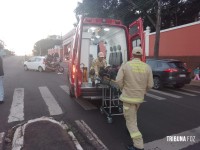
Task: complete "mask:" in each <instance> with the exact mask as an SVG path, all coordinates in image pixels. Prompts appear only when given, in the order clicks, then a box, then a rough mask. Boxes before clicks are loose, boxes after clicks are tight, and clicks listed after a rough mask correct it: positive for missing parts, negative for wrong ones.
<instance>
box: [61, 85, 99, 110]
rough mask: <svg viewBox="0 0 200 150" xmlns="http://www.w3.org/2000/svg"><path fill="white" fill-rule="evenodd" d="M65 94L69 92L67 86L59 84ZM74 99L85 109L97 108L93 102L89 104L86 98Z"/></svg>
mask: <svg viewBox="0 0 200 150" xmlns="http://www.w3.org/2000/svg"><path fill="white" fill-rule="evenodd" d="M60 87H61V88H62V89H63V90H64V91H65V92H66V93H67V94H69V87H68V86H66V85H61V86H60ZM75 101H76V102H77V103H78V104H79V105H81V107H82V108H83V109H85V110H93V109H97V107H96V106H94V105H93V104H91V103H90V102H88V101H87V100H86V99H79V98H76V99H75Z"/></svg>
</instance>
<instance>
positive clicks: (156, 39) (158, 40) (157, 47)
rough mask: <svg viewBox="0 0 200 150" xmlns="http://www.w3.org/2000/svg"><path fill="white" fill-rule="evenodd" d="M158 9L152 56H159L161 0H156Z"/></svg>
mask: <svg viewBox="0 0 200 150" xmlns="http://www.w3.org/2000/svg"><path fill="white" fill-rule="evenodd" d="M157 3H158V11H157V22H156V36H155V44H154V58H155V59H157V58H158V57H159V43H160V25H161V7H162V6H161V0H157Z"/></svg>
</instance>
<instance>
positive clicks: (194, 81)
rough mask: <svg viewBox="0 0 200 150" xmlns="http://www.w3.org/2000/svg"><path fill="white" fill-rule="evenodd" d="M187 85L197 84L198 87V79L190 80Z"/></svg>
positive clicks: (199, 84)
mask: <svg viewBox="0 0 200 150" xmlns="http://www.w3.org/2000/svg"><path fill="white" fill-rule="evenodd" d="M189 85H194V86H199V87H200V81H198V80H192V81H191V82H190V84H189Z"/></svg>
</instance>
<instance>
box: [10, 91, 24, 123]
mask: <svg viewBox="0 0 200 150" xmlns="http://www.w3.org/2000/svg"><path fill="white" fill-rule="evenodd" d="M22 120H24V88H16V89H15V91H14V95H13V102H12V106H11V109H10V115H9V116H8V123H10V122H14V121H22Z"/></svg>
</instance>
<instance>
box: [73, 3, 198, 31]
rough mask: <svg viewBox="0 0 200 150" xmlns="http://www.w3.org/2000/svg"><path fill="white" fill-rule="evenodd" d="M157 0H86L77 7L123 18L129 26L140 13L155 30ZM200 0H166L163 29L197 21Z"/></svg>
mask: <svg viewBox="0 0 200 150" xmlns="http://www.w3.org/2000/svg"><path fill="white" fill-rule="evenodd" d="M157 8H158V3H157V0H83V2H82V3H80V2H79V3H78V6H77V8H76V9H75V13H76V16H78V15H82V16H85V17H103V18H115V19H120V20H122V21H123V22H124V24H125V25H127V26H128V24H130V23H131V22H133V21H134V20H136V19H137V18H138V17H142V18H143V19H144V27H146V26H150V27H151V30H152V31H155V24H156V13H157ZM199 8H200V1H199V0H162V11H161V19H162V20H161V29H166V28H169V27H173V26H178V25H182V24H186V23H190V22H193V21H195V18H197V15H198V12H199V11H200V9H199Z"/></svg>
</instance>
